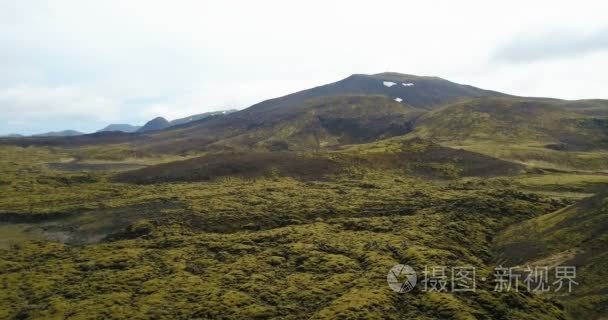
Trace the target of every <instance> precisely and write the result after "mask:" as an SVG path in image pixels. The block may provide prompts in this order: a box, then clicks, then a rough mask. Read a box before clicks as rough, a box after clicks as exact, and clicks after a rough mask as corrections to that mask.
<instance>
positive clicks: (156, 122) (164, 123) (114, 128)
mask: <svg viewBox="0 0 608 320" xmlns="http://www.w3.org/2000/svg"><path fill="white" fill-rule="evenodd" d="M235 111H238V110H236V109H229V110H220V111H212V112H205V113H199V114H195V115H191V116H188V117H184V118H179V119H175V120H172V121H168V120H166V119H165V118H163V117H156V118H154V119H152V120H150V121H148V122H146V124H145V125H143V126H135V125H131V124H126V123H117V124H109V125H107V126H106V127H104V128H103V129H100V130H97V131H96V132H126V133H132V132H147V131H155V130H162V129H165V128H168V127H172V126H178V125H183V124H186V123H189V122H193V121H198V120H201V119H205V118H207V117H210V116H217V115H222V114H229V113H232V112H235ZM85 134H86V133H84V132H80V131H76V130H63V131H51V132H45V133H38V134H33V135H31V136H30V137H72V136H80V135H85ZM0 137H2V138H21V137H26V135H21V134H7V135H0Z"/></svg>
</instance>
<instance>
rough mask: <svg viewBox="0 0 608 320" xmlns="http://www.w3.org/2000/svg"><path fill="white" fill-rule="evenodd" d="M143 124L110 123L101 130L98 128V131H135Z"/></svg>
mask: <svg viewBox="0 0 608 320" xmlns="http://www.w3.org/2000/svg"><path fill="white" fill-rule="evenodd" d="M139 128H141V126H134V125H130V124H109V125H108V126H106V127H105V128H103V129H101V130H97V132H105V131H121V132H135V131H137V130H139Z"/></svg>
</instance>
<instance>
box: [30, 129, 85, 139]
mask: <svg viewBox="0 0 608 320" xmlns="http://www.w3.org/2000/svg"><path fill="white" fill-rule="evenodd" d="M83 134H85V133H84V132H80V131H76V130H63V131H51V132H45V133H39V134H33V135H32V137H72V136H80V135H83Z"/></svg>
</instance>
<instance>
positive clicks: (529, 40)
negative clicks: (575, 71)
mask: <svg viewBox="0 0 608 320" xmlns="http://www.w3.org/2000/svg"><path fill="white" fill-rule="evenodd" d="M602 50H608V27H605V28H602V29H598V30H595V31H592V32H577V31H574V30H551V31H548V32H542V33H533V34H520V35H518V36H516V37H513V38H512V39H511V40H510V41H508V42H507V43H505V44H503V45H502V46H499V47H498V49H497V50H496V52H495V55H494V60H496V61H501V62H515V63H526V62H536V61H544V60H549V59H557V58H571V57H576V56H580V55H584V54H588V53H593V52H596V51H602Z"/></svg>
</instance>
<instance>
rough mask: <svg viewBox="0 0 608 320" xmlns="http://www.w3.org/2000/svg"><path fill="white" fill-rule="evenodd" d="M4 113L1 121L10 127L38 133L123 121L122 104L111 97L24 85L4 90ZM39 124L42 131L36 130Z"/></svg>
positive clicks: (0, 101)
mask: <svg viewBox="0 0 608 320" xmlns="http://www.w3.org/2000/svg"><path fill="white" fill-rule="evenodd" d="M0 110H2V114H1V115H0V119H2V120H3V121H5V122H6V123H7V124H8V126H11V127H17V128H25V129H26V131H28V132H27V133H34V132H38V131H42V130H46V129H53V128H57V129H60V128H63V127H62V126H65V125H69V126H70V128H85V127H86V125H84V126H83V124H82V123H79V122H80V121H84V122H87V121H92V122H109V121H114V120H117V119H119V114H120V105H119V104H118V102H117V101H115V100H113V99H111V98H108V97H103V96H98V95H96V94H94V93H91V92H87V91H85V90H82V89H79V88H74V87H56V88H45V87H26V86H21V87H13V88H6V89H2V90H0ZM39 123H41V125H40V129H39V130H36V124H39ZM56 125H59V126H56ZM5 131H6V128H5Z"/></svg>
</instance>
